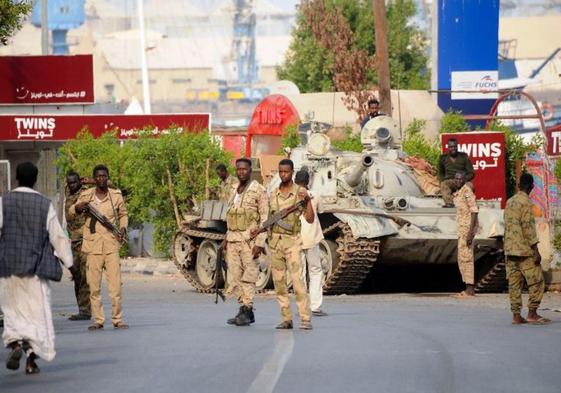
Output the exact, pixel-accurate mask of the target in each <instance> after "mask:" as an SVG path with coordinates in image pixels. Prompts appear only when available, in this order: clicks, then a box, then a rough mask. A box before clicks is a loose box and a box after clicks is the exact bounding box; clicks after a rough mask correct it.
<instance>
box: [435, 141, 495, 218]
mask: <svg viewBox="0 0 561 393" xmlns="http://www.w3.org/2000/svg"><path fill="white" fill-rule="evenodd" d="M452 138H455V139H456V140H457V141H458V150H459V151H462V152H464V153H466V154H467V155H468V156H469V157H470V159H471V163H472V164H473V169H474V170H475V178H474V179H473V183H474V186H475V195H476V196H477V199H500V200H501V205H502V207H503V208H504V206H505V203H506V180H505V179H506V153H505V136H504V134H503V133H502V132H488V131H483V132H475V131H474V132H462V133H457V134H442V135H441V142H442V152H443V153H445V152H446V151H447V146H448V141H449V140H450V139H452Z"/></svg>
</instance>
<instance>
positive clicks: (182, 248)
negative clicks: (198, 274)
mask: <svg viewBox="0 0 561 393" xmlns="http://www.w3.org/2000/svg"><path fill="white" fill-rule="evenodd" d="M192 252H193V240H192V239H191V238H190V237H188V236H185V235H184V234H183V233H182V232H178V233H177V234H176V235H175V239H174V240H173V259H174V260H175V262H176V263H177V264H179V265H180V266H182V267H184V268H188V267H189V262H190V258H191V253H192Z"/></svg>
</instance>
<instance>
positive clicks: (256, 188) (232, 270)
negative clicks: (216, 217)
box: [226, 180, 269, 306]
mask: <svg viewBox="0 0 561 393" xmlns="http://www.w3.org/2000/svg"><path fill="white" fill-rule="evenodd" d="M237 187H238V184H237V183H236V184H235V185H233V186H232V191H231V195H232V196H231V197H230V200H229V201H228V212H227V213H226V222H227V225H228V232H227V233H226V240H227V242H228V246H227V248H226V259H227V261H228V274H229V280H230V283H229V284H230V285H229V287H228V293H231V292H232V291H234V292H235V293H236V296H237V298H238V303H240V304H241V305H244V306H253V296H254V295H255V282H256V281H257V277H258V276H259V263H258V261H257V260H256V259H253V253H252V250H253V246H254V245H256V246H259V247H265V240H266V237H267V234H266V233H262V234H259V235H258V236H257V237H256V238H255V240H254V241H251V242H250V241H249V238H250V233H251V230H252V229H257V228H258V227H259V226H260V225H261V224H262V223H263V222H265V221H266V220H267V217H268V215H269V201H268V200H267V191H266V190H265V187H263V186H262V185H261V184H259V183H258V182H256V181H255V180H254V181H252V182H251V183H250V184H249V185H248V186H247V187H246V189H245V190H244V191H243V192H242V193H241V194H239V195H238V194H237Z"/></svg>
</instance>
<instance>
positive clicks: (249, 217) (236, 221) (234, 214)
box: [226, 183, 259, 231]
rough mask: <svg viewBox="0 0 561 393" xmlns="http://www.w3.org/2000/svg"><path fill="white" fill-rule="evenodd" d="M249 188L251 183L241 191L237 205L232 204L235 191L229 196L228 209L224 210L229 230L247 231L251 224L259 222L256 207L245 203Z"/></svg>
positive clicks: (254, 224)
mask: <svg viewBox="0 0 561 393" xmlns="http://www.w3.org/2000/svg"><path fill="white" fill-rule="evenodd" d="M250 188H251V183H250V184H249V185H248V186H247V188H246V189H245V190H244V191H243V192H242V193H241V195H240V198H241V200H240V203H239V204H238V205H237V206H235V205H234V200H235V198H236V192H237V191H236V192H234V193H233V195H232V196H231V197H230V201H229V203H228V211H227V212H226V225H227V226H228V230H229V231H247V230H248V229H249V228H251V227H252V226H256V224H257V223H258V222H259V212H258V211H257V208H258V207H257V206H250V205H247V204H246V203H245V198H246V196H247V193H248V192H249V189H250Z"/></svg>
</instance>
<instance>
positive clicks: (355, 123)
mask: <svg viewBox="0 0 561 393" xmlns="http://www.w3.org/2000/svg"><path fill="white" fill-rule="evenodd" d="M391 96H392V117H393V118H394V119H395V120H396V121H397V122H398V123H399V124H400V125H401V128H402V130H405V129H406V128H407V126H408V125H409V124H410V123H411V122H412V121H413V120H414V119H423V120H425V121H426V122H427V126H426V128H425V135H426V136H427V137H428V138H431V139H432V138H435V137H436V136H437V135H438V129H439V127H440V119H441V118H442V116H443V115H444V114H443V112H442V111H441V110H440V108H439V107H438V105H437V104H436V102H435V101H434V100H433V98H432V97H431V95H430V94H429V93H428V92H426V91H422V90H392V93H391ZM287 97H288V98H289V99H290V101H291V102H292V103H293V104H294V106H295V107H296V109H297V110H298V113H299V115H300V118H301V119H302V120H304V119H305V118H306V115H307V114H308V113H311V112H313V113H314V118H313V120H316V121H320V122H325V123H329V124H332V125H333V126H334V127H345V126H350V127H352V128H353V130H354V131H355V132H358V131H360V120H359V119H358V116H357V114H356V113H355V112H352V111H350V110H348V109H347V108H346V107H345V105H344V104H343V101H342V98H343V97H344V93H307V94H298V95H288V96H287Z"/></svg>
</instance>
